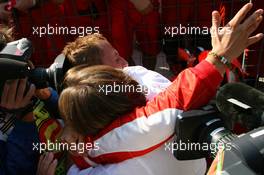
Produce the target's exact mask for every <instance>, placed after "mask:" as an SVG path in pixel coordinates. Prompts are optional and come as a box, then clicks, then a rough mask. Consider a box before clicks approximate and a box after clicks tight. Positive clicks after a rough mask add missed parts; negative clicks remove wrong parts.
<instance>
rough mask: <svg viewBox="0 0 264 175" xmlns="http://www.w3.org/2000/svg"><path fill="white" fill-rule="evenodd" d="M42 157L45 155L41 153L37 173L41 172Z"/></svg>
mask: <svg viewBox="0 0 264 175" xmlns="http://www.w3.org/2000/svg"><path fill="white" fill-rule="evenodd" d="M44 157H45V156H44V155H41V156H40V157H39V162H38V168H37V175H41V172H42V162H43V159H44Z"/></svg>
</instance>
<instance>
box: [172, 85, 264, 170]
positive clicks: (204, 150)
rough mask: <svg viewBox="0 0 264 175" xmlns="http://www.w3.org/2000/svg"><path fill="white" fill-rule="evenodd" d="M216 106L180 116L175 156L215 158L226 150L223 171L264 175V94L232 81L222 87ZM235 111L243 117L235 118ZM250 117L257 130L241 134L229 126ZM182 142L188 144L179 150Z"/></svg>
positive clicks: (187, 158)
mask: <svg viewBox="0 0 264 175" xmlns="http://www.w3.org/2000/svg"><path fill="white" fill-rule="evenodd" d="M233 92H234V93H233ZM236 94H237V96H236ZM239 94H240V95H239ZM216 105H217V107H216V106H215V105H209V106H206V107H204V108H203V109H201V110H193V111H187V112H184V113H182V114H181V115H179V116H178V117H177V119H176V125H175V133H176V139H175V143H174V149H173V150H174V156H175V157H176V158H177V159H178V160H191V159H199V158H205V157H208V156H211V157H215V155H216V154H217V152H218V150H220V149H223V150H224V161H223V170H222V172H223V173H226V174H231V175H240V174H247V175H255V174H264V166H263V165H264V126H263V123H264V108H263V107H264V93H262V92H260V91H258V90H256V89H254V88H252V87H249V86H247V85H244V84H241V83H230V84H227V85H225V86H223V87H222V88H221V89H220V91H219V93H218V95H217V98H216ZM239 108H241V109H239ZM242 108H243V109H242ZM223 110H225V111H223ZM219 111H220V112H219ZM245 111H246V113H245ZM256 111H257V112H256ZM260 111H261V112H260ZM233 114H235V115H240V116H239V117H237V118H233V117H234V116H232V115H233ZM226 115H227V116H226ZM250 116H251V117H252V119H251V120H254V122H253V123H258V125H256V124H255V125H254V126H255V127H256V128H257V129H254V130H252V131H250V132H248V133H246V134H243V135H241V136H237V135H235V134H233V133H232V132H231V130H230V129H231V128H229V129H227V128H228V127H230V120H232V122H231V123H234V122H238V123H240V122H243V121H247V120H248V119H243V118H248V117H250ZM228 117H229V118H228ZM247 125H248V123H244V126H247ZM249 126H252V125H251V124H249ZM179 145H184V149H179ZM176 146H177V147H176Z"/></svg>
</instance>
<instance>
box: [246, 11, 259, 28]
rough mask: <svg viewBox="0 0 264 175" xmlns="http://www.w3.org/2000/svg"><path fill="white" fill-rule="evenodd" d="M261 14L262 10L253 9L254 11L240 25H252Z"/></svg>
mask: <svg viewBox="0 0 264 175" xmlns="http://www.w3.org/2000/svg"><path fill="white" fill-rule="evenodd" d="M262 14H263V10H262V9H259V10H257V11H255V13H253V14H252V15H251V16H250V17H249V18H248V19H247V20H246V21H245V22H244V23H243V24H242V27H243V28H244V29H247V28H248V27H249V26H251V25H253V24H254V23H255V22H256V20H257V19H258V18H259V17H260V16H261V15H262Z"/></svg>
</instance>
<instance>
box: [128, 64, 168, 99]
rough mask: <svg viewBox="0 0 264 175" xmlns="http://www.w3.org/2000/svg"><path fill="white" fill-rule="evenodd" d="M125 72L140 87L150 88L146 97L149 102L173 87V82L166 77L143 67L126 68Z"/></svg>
mask: <svg viewBox="0 0 264 175" xmlns="http://www.w3.org/2000/svg"><path fill="white" fill-rule="evenodd" d="M123 71H124V72H125V73H126V74H128V75H130V76H131V77H132V78H133V79H134V80H136V81H137V82H138V83H139V84H140V85H143V86H146V87H147V88H148V94H147V96H146V98H147V99H148V100H151V99H153V98H154V97H155V96H156V95H157V94H158V93H160V92H162V91H164V90H165V89H166V88H167V87H168V86H169V85H171V81H170V80H168V79H167V78H165V77H164V76H162V75H160V74H159V73H157V72H154V71H151V70H148V69H146V68H144V67H142V66H129V67H126V68H124V69H123Z"/></svg>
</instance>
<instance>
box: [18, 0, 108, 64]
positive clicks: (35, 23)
mask: <svg viewBox="0 0 264 175" xmlns="http://www.w3.org/2000/svg"><path fill="white" fill-rule="evenodd" d="M90 3H91V1H83V0H77V1H73V0H65V1H64V3H63V4H62V5H60V6H59V5H56V4H54V3H52V2H46V3H44V4H43V5H42V6H41V7H38V8H33V9H32V10H30V11H29V13H23V12H19V13H18V16H19V18H18V19H17V22H16V31H17V32H16V34H17V38H21V37H27V38H29V39H30V40H31V41H32V43H33V47H34V53H33V56H32V61H33V63H34V64H35V65H36V66H45V67H48V66H50V64H51V63H53V61H54V59H55V58H56V56H57V55H58V54H60V53H61V51H62V49H63V48H64V46H65V44H66V43H67V42H70V41H73V40H74V39H75V38H76V37H77V36H78V35H71V34H68V35H66V34H65V35H63V34H61V35H47V34H46V35H43V36H42V37H40V36H39V35H32V34H33V29H32V27H44V26H47V24H49V25H50V26H53V27H56V26H58V27H59V26H61V27H65V26H68V27H96V26H98V27H99V28H100V29H99V30H100V32H101V33H103V35H105V36H106V37H107V36H108V33H109V32H108V21H107V13H106V11H107V7H106V5H105V2H104V0H96V1H94V3H95V5H96V7H97V10H98V11H99V13H100V15H99V16H98V18H97V19H96V20H94V19H92V18H91V17H90V16H88V15H85V14H84V15H82V14H81V12H83V11H85V10H87V11H88V8H89V5H90Z"/></svg>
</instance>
